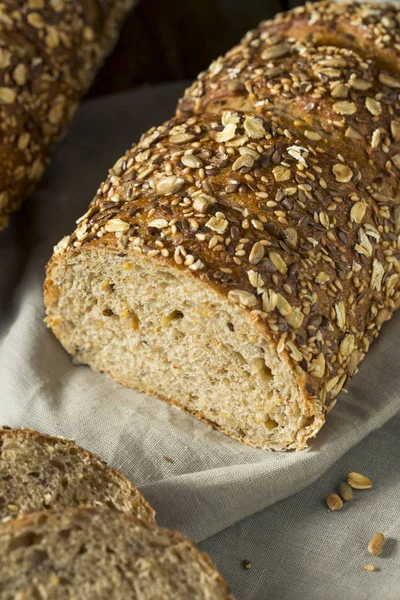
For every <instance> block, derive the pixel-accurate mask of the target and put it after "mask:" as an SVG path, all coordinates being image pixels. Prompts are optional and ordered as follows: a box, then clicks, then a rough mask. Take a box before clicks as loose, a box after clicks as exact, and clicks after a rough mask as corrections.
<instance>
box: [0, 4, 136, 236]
mask: <svg viewBox="0 0 400 600" xmlns="http://www.w3.org/2000/svg"><path fill="white" fill-rule="evenodd" d="M132 3H133V0H68V1H65V0H54V1H51V2H50V1H47V0H7V1H5V2H1V3H0V122H1V133H2V135H1V141H0V229H2V228H3V227H4V226H5V225H6V224H7V222H8V219H9V215H10V213H11V212H13V211H14V210H16V209H17V208H18V207H19V206H20V204H21V202H22V201H23V200H24V198H26V196H27V195H28V194H29V193H30V191H31V190H32V189H33V187H34V185H35V183H36V182H37V181H38V180H39V178H40V176H41V175H42V173H43V170H44V168H45V166H46V164H47V162H48V160H49V152H50V150H51V148H52V146H53V145H54V144H55V143H56V142H57V141H58V140H59V139H60V137H61V136H62V134H63V133H64V131H65V129H66V127H67V125H68V123H69V121H70V120H71V118H72V115H73V113H74V111H75V108H76V106H77V103H78V101H79V100H80V99H81V98H82V96H83V95H84V94H85V93H86V92H87V90H88V89H89V86H90V84H91V82H92V80H93V78H94V75H95V74H96V72H97V69H98V68H99V67H100V65H101V63H102V61H103V59H104V57H105V56H106V55H107V53H108V52H109V51H110V50H111V48H112V47H113V45H114V43H115V41H116V39H117V34H118V28H119V25H120V24H121V22H122V20H123V18H124V16H125V14H126V13H127V12H128V10H129V9H130V7H131V6H132Z"/></svg>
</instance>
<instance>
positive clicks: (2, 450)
mask: <svg viewBox="0 0 400 600" xmlns="http://www.w3.org/2000/svg"><path fill="white" fill-rule="evenodd" d="M77 506H108V507H109V508H113V509H114V510H118V511H122V512H127V513H132V514H133V515H135V516H136V517H138V518H139V519H141V520H145V521H149V522H153V521H154V511H153V509H152V508H151V507H150V506H149V505H148V504H147V502H146V501H145V499H144V498H143V496H142V495H141V493H140V492H139V491H138V490H137V489H136V488H135V487H134V486H133V485H132V484H131V482H130V481H128V479H126V477H124V476H123V475H122V473H120V472H119V471H116V470H115V469H113V468H111V467H109V466H108V465H107V464H106V463H104V462H103V461H102V460H101V459H100V458H99V457H98V456H96V455H95V454H92V453H91V452H88V451H87V450H84V449H83V448H81V447H80V446H78V444H76V443H75V442H74V441H73V440H65V439H62V438H59V437H53V436H50V435H45V434H43V433H39V432H38V431H34V430H32V429H9V428H0V521H1V520H3V519H7V518H16V517H19V516H21V515H22V514H25V513H29V512H33V511H38V510H44V509H46V510H47V509H51V508H54V507H77Z"/></svg>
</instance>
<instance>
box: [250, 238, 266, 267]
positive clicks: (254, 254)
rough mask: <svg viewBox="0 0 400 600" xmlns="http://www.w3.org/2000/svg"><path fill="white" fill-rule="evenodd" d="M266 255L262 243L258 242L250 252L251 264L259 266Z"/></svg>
mask: <svg viewBox="0 0 400 600" xmlns="http://www.w3.org/2000/svg"><path fill="white" fill-rule="evenodd" d="M264 254H265V250H264V246H263V245H262V244H261V243H260V242H256V243H255V244H254V246H253V247H252V249H251V251H250V254H249V263H250V264H251V265H257V264H258V263H259V262H261V261H262V259H263V258H264Z"/></svg>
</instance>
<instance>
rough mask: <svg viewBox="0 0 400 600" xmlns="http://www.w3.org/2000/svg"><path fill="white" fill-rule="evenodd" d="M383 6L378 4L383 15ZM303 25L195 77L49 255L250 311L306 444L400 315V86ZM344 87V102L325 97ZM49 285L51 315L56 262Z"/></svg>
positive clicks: (300, 18)
mask: <svg viewBox="0 0 400 600" xmlns="http://www.w3.org/2000/svg"><path fill="white" fill-rule="evenodd" d="M315 6H316V7H317V8H315V11H316V12H317V13H318V14H320V13H321V12H323V11H324V10H325V9H326V10H327V12H328V14H330V12H329V11H333V13H332V14H336V13H335V11H336V10H337V9H336V8H335V7H334V6H333V5H331V4H330V3H328V4H327V3H322V4H321V5H312V7H315ZM331 6H333V7H332V8H331ZM305 10H306V11H311V7H310V6H309V7H307V9H305ZM313 10H314V9H313ZM340 10H342V11H343V10H344V9H340ZM346 10H347V9H346ZM348 10H350V11H352V12H355V14H356V15H359V14H360V11H361V10H364V9H361V8H360V6H359V5H358V4H354V5H352V7H350V8H349V9H348ZM365 10H366V9H365ZM388 10H389V9H383V11H386V12H381V13H379V11H378V9H377V8H376V7H374V8H373V11H378V13H379V15H380V17H379V18H381V19H382V20H383V18H384V17H385V18H389V17H388V12H387V11H388ZM390 10H392V11H395V12H396V15H397V14H399V15H400V9H394V8H391V9H390ZM304 14H305V13H304V11H303V10H299V11H295V12H294V13H288V15H286V16H285V15H284V16H281V17H278V19H277V21H273V22H268V23H266V24H262V25H261V26H260V28H259V29H258V30H256V31H255V33H254V32H253V33H250V34H249V35H248V36H247V37H246V38H245V40H244V42H243V43H242V45H241V46H239V47H238V49H233V50H232V51H231V52H229V53H228V55H227V56H226V57H225V58H224V59H221V60H218V61H217V62H216V63H214V65H212V66H211V68H210V70H209V71H208V72H206V73H205V74H203V75H201V76H200V78H199V80H198V82H196V83H195V84H194V85H193V86H192V88H190V89H189V91H188V92H187V94H186V95H185V98H184V100H183V102H182V104H181V105H180V108H179V109H178V117H177V118H175V119H172V120H171V121H168V122H167V123H165V124H164V125H162V126H161V127H158V128H156V129H152V130H150V132H148V133H147V134H146V135H145V136H143V138H142V140H141V142H140V143H139V144H138V145H137V146H134V147H133V148H132V149H131V150H129V151H128V152H127V153H126V154H125V155H124V156H123V157H122V158H121V159H120V160H119V161H118V162H117V163H116V165H115V166H114V167H113V169H111V171H110V174H109V177H108V179H107V180H106V182H105V183H103V184H102V185H101V186H100V188H99V191H98V193H97V195H96V197H95V198H94V200H93V202H92V203H91V205H90V208H89V211H88V212H87V213H86V214H85V215H84V216H83V217H82V218H81V219H80V220H79V221H78V228H77V230H76V231H75V232H74V234H73V235H72V236H70V237H67V238H64V240H62V241H61V242H60V244H59V245H58V247H57V248H56V256H55V257H54V259H53V260H68V257H72V256H73V254H74V253H77V252H80V251H81V250H82V249H84V248H97V247H98V248H99V249H100V248H102V249H105V250H107V251H112V252H115V253H116V254H117V255H118V256H120V257H121V261H123V260H124V257H125V256H126V255H127V254H128V253H144V254H146V255H147V256H148V257H153V258H154V260H162V261H166V262H169V263H170V264H172V265H174V266H175V267H176V268H179V269H183V268H186V269H187V272H188V274H190V275H191V276H194V277H197V278H200V279H201V280H202V281H204V282H206V283H208V284H209V285H211V286H212V287H213V288H214V289H217V290H218V291H219V292H220V293H222V294H224V295H225V296H226V297H227V298H228V300H229V301H232V302H236V303H238V304H239V305H241V306H242V308H243V310H246V311H248V312H249V315H250V317H251V318H252V319H253V321H254V323H257V325H258V326H259V327H261V328H262V330H263V332H264V335H265V336H266V337H267V338H268V339H269V341H270V343H271V346H272V347H275V348H276V350H277V352H278V353H279V354H280V356H281V357H282V358H283V359H284V360H287V361H289V363H290V364H291V365H292V368H293V370H294V372H295V373H296V375H297V379H298V384H299V386H300V388H301V389H302V391H303V402H304V406H305V407H306V408H307V410H306V411H305V412H307V411H308V413H309V414H310V416H313V417H314V418H315V419H316V422H317V423H318V426H315V424H314V426H313V425H311V426H310V427H309V428H308V430H307V432H306V433H305V435H304V439H303V440H302V442H301V443H300V445H302V444H303V443H304V441H305V440H306V439H307V437H311V436H312V435H313V434H315V432H316V430H317V429H318V428H320V427H321V425H322V424H323V421H324V416H323V415H324V413H325V412H327V411H328V410H329V409H330V407H332V404H333V402H334V399H335V397H336V396H337V394H338V393H339V391H340V390H341V389H342V387H343V385H344V384H345V382H346V380H347V379H348V378H349V377H350V376H352V375H353V374H354V373H355V371H356V369H357V366H358V364H359V362H360V361H361V360H362V358H363V357H364V355H365V353H366V352H367V350H368V348H369V345H370V343H371V341H372V339H373V338H374V337H375V336H376V335H377V333H378V331H379V329H380V327H381V325H382V323H383V322H384V321H385V320H387V319H389V318H390V317H391V315H392V313H393V312H394V310H395V309H396V308H398V306H399V304H400V290H399V281H400V275H399V270H400V263H399V249H400V245H399V232H400V205H399V200H400V196H399V193H398V192H399V178H400V146H399V128H400V104H399V101H398V91H396V90H397V89H398V87H399V86H400V80H399V81H398V80H397V75H396V74H395V73H394V71H393V72H391V73H388V72H383V71H382V70H381V68H380V67H379V68H378V66H377V64H376V62H375V61H372V60H370V59H367V58H365V57H363V58H361V57H360V55H359V54H358V53H357V49H355V50H353V49H352V50H348V49H345V48H344V49H341V48H323V47H316V46H315V44H314V43H313V42H312V41H309V40H308V39H305V36H303V38H304V39H303V38H302V37H301V35H300V34H299V38H300V41H294V40H292V39H291V38H292V37H293V36H292V33H291V32H292V29H291V28H294V29H293V31H294V30H296V31H297V29H296V27H297V28H298V29H299V28H300V25H298V22H299V23H304V18H305V17H304ZM306 14H307V15H308V16H307V18H309V13H306ZM343 14H344V15H346V14H347V13H343ZM374 14H375V12H374ZM382 14H383V16H382ZM379 15H378V16H379ZM348 18H349V17H348V16H347V17H346V16H344V17H343V19H344V21H346V19H348ZM354 18H355V17H354ZM332 19H333V17H332ZM325 21H326V20H325ZM385 22H386V21H385ZM275 23H276V30H275V29H274V27H275V25H274V24H275ZM282 23H283V24H284V26H282ZM332 23H333V20H331V21H329V24H328V25H326V24H324V25H323V26H322V25H321V31H326V32H328V33H329V35H331V33H332V31H331V26H333V25H332ZM396 23H397V21H396ZM286 25H287V26H286ZM289 25H290V27H289ZM324 28H326V29H324ZM361 29H362V31H364V29H363V26H362V27H361ZM282 31H286V33H287V37H288V40H286V41H285V40H284V41H282V39H281V38H280V37H279V36H280V35H281V32H282ZM264 32H266V33H265V35H264ZM398 32H399V27H398V26H397V25H396V35H398ZM363 35H364V34H363ZM263 36H264V37H263ZM273 36H275V37H273ZM361 38H362V36H361V37H360V39H361ZM261 39H262V41H260V40H261ZM282 45H283V46H282ZM264 52H267V54H266V55H265V54H264V58H262V57H263V53H264ZM265 56H266V57H267V58H265ZM274 56H275V58H273V57H274ZM266 61H267V63H266ZM332 61H334V62H332ZM325 63H328V64H325ZM329 64H330V66H329ZM274 69H275V70H276V71H274ZM327 69H328V71H327ZM269 70H272V71H269ZM353 75H355V76H353ZM382 75H383V78H382ZM290 77H291V81H292V84H291V83H290V82H288V79H289V78H290ZM362 78H363V81H364V82H367V84H368V85H366V83H364V84H362V83H361V84H360V83H359V80H361V79H362ZM354 80H357V82H358V83H357V84H356V85H354V83H351V84H350V83H349V81H351V82H354ZM232 81H233V89H230V87H229V86H230V82H232ZM332 81H334V82H336V84H335V85H334V86H333V87H332ZM293 82H294V83H297V84H298V85H294V83H293ZM384 82H386V83H384ZM369 84H370V85H369ZM338 85H343V86H345V88H346V98H340V97H339V98H337V97H335V96H332V89H336V87H337V86H338ZM366 87H367V88H368V89H361V88H366ZM342 93H343V94H344V93H345V92H344V91H343V92H342ZM216 99H218V102H216ZM221 99H222V100H223V101H224V102H223V103H221V102H220V101H221ZM310 102H313V103H314V104H315V107H314V109H315V111H314V112H313V111H310V110H309V108H308V107H307V105H308V104H310ZM338 102H339V105H338V104H337V103H338ZM342 102H344V104H340V103H342ZM314 109H313V110H314ZM310 113H313V114H312V116H310ZM349 130H350V132H351V131H353V130H356V132H357V135H358V136H359V138H358V139H355V134H354V133H352V134H350V137H349V133H348V131H349ZM46 286H47V290H48V291H47V293H48V300H46V304H47V305H48V306H49V304H50V296H51V295H52V294H55V293H57V292H56V290H53V289H52V282H51V263H50V267H49V269H48V279H47V284H46ZM49 324H50V326H53V327H56V324H55V323H52V321H51V317H50V318H49Z"/></svg>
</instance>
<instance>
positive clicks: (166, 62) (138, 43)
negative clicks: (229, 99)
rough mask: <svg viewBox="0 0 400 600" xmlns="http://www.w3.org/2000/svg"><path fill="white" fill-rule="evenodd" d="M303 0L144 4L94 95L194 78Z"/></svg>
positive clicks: (159, 0) (156, 0) (151, 0)
mask: <svg viewBox="0 0 400 600" xmlns="http://www.w3.org/2000/svg"><path fill="white" fill-rule="evenodd" d="M299 4H303V2H302V1H301V0H247V1H243V0H174V1H173V2H167V1H166V0H139V3H138V5H137V6H136V8H135V9H134V10H133V11H132V13H131V14H130V15H129V17H128V19H127V21H126V23H125V25H124V27H123V29H122V32H121V37H120V40H119V42H118V44H117V47H116V48H115V50H114V52H113V54H112V55H111V56H110V57H109V58H108V60H107V61H106V64H105V65H104V67H103V69H102V71H101V73H100V74H99V76H98V78H97V80H96V82H95V85H94V86H93V88H92V91H91V94H90V95H92V96H93V95H95V96H98V95H104V94H107V93H112V92H118V91H121V90H126V89H130V88H134V87H137V86H139V85H143V84H146V83H150V84H151V83H159V82H163V81H176V80H182V79H194V78H195V77H196V75H197V74H198V73H199V72H200V71H201V70H203V69H205V68H206V67H207V66H208V65H209V64H210V62H211V61H212V60H213V58H215V57H217V56H218V55H220V54H222V53H224V52H225V51H226V50H228V49H229V48H230V47H231V46H233V45H234V44H236V43H237V42H238V41H239V40H240V39H241V37H242V36H243V35H244V34H245V33H246V31H248V30H249V29H251V28H252V27H255V26H256V25H257V24H258V23H259V22H260V21H261V20H263V19H267V18H271V17H273V16H274V15H275V14H276V13H277V12H280V11H282V10H287V9H288V8H292V7H293V6H297V5H299Z"/></svg>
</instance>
